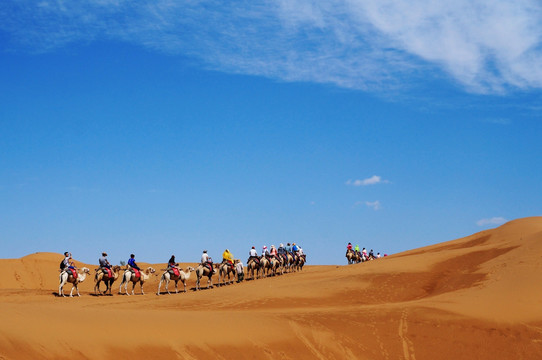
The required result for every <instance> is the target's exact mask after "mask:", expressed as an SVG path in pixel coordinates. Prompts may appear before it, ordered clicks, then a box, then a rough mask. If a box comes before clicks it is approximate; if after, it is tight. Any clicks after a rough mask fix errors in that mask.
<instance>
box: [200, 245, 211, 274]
mask: <svg viewBox="0 0 542 360" xmlns="http://www.w3.org/2000/svg"><path fill="white" fill-rule="evenodd" d="M201 264H202V265H203V267H206V268H208V269H209V270H210V273H209V276H211V275H213V259H211V257H210V256H209V255H208V254H207V250H203V254H201Z"/></svg>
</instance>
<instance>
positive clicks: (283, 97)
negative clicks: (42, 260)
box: [0, 0, 542, 264]
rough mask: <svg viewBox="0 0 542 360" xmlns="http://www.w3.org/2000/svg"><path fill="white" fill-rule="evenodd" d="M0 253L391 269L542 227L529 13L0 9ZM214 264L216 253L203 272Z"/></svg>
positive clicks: (191, 6) (379, 4)
mask: <svg viewBox="0 0 542 360" xmlns="http://www.w3.org/2000/svg"><path fill="white" fill-rule="evenodd" d="M0 16H1V17H2V19H3V21H2V23H1V24H0V54H1V55H0V76H1V79H2V80H1V82H0V94H1V97H0V204H1V205H0V242H1V244H2V250H1V254H0V257H2V258H13V257H21V256H24V255H27V254H30V253H34V252H38V251H52V252H59V253H60V252H63V251H66V250H69V251H71V252H72V253H73V254H74V257H75V258H77V259H79V260H82V261H85V262H89V263H93V262H96V260H97V258H98V257H99V255H100V253H101V252H102V251H107V252H108V253H109V258H110V259H111V260H113V261H114V262H118V261H120V260H124V261H126V259H127V258H128V256H129V254H130V253H132V252H133V253H135V254H136V258H137V259H138V260H140V261H147V262H165V261H166V260H167V259H168V258H169V256H170V255H171V254H172V253H174V254H175V255H176V256H177V259H178V260H181V261H198V259H199V256H200V254H201V251H202V250H203V249H208V250H209V252H210V254H211V256H213V257H214V258H217V259H218V258H219V257H220V254H221V252H222V251H223V250H224V249H225V248H229V249H231V250H232V252H233V253H234V255H235V256H237V257H240V258H242V259H244V258H245V257H246V255H247V252H248V249H249V248H250V247H251V246H253V245H254V246H256V247H257V248H258V249H260V248H261V246H262V245H264V244H266V245H268V246H269V245H271V244H275V245H278V244H279V243H281V242H283V243H286V242H297V243H299V244H301V246H302V247H303V248H304V250H305V251H306V252H307V253H308V254H309V263H312V264H342V263H345V259H344V249H345V245H346V243H347V242H349V241H350V242H352V243H354V244H359V245H360V246H362V247H363V246H365V247H367V248H372V249H374V250H375V252H377V251H379V252H382V253H389V254H391V253H396V252H400V251H403V250H407V249H412V248H417V247H420V246H424V245H429V244H434V243H438V242H442V241H447V240H452V239H455V238H458V237H462V236H466V235H470V234H472V233H475V232H477V231H480V230H483V229H486V228H491V227H495V226H498V225H500V224H502V223H504V222H506V221H508V220H512V219H515V218H520V217H525V216H538V215H542V209H541V207H542V206H541V205H540V204H542V195H541V194H542V192H541V191H540V189H541V188H542V187H541V185H542V167H541V165H540V156H541V155H542V146H541V145H540V138H541V135H542V116H541V115H540V114H541V110H542V101H541V100H542V96H541V95H542V92H541V90H540V89H541V87H542V46H541V45H542V42H541V41H542V25H541V24H542V9H541V6H540V5H539V4H538V3H537V2H535V1H516V2H513V3H512V2H507V1H491V2H489V1H456V2H453V4H436V3H434V2H432V1H414V2H412V1H409V2H407V1H399V0H396V1H382V0H380V1H376V0H375V1H370V0H366V1H334V2H325V3H321V2H312V1H301V0H292V1H278V0H277V1H265V2H259V1H253V2H237V3H235V2H234V3H231V4H227V5H224V4H223V3H222V2H215V1H190V2H181V1H178V2H176V1H162V0H156V1H141V2H137V3H136V4H134V3H133V2H130V1H122V0H115V1H113V0H111V1H109V0H95V1H78V2H67V1H25V0H17V1H15V0H13V1H11V0H7V1H3V2H2V3H1V4H0ZM218 260H219V259H218Z"/></svg>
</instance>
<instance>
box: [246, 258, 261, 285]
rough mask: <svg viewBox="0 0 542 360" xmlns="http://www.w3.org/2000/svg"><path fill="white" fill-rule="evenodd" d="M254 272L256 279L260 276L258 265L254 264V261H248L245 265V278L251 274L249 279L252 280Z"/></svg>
mask: <svg viewBox="0 0 542 360" xmlns="http://www.w3.org/2000/svg"><path fill="white" fill-rule="evenodd" d="M254 271H256V278H257V277H258V276H259V275H260V264H259V263H257V262H256V260H255V259H254V258H253V259H250V261H249V262H248V263H247V278H248V274H249V273H250V274H251V279H252V280H254Z"/></svg>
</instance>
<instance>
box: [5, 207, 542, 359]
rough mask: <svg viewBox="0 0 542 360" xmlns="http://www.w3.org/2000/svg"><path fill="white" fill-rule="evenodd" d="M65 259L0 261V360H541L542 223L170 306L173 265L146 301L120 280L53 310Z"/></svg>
mask: <svg viewBox="0 0 542 360" xmlns="http://www.w3.org/2000/svg"><path fill="white" fill-rule="evenodd" d="M61 260H62V255H60V254H54V253H36V254H31V255H28V256H25V257H23V258H20V259H5V260H0V271H1V273H2V274H3V276H2V277H0V315H1V318H2V322H1V325H0V359H2V358H5V359H30V358H32V359H34V358H45V359H53V358H54V359H62V358H70V359H71V358H74V356H75V357H78V358H88V359H97V358H101V359H118V358H128V357H129V358H134V359H143V358H158V359H161V358H168V359H171V358H178V359H204V358H209V357H210V356H211V357H214V358H218V359H230V358H236V359H253V358H256V357H260V358H269V359H277V358H279V359H299V358H301V359H408V360H411V359H417V360H420V359H509V358H510V355H511V354H514V358H518V359H537V358H542V285H541V282H540V277H541V272H542V218H541V217H533V218H525V219H519V220H515V221H512V222H510V223H507V224H505V225H503V226H501V227H499V228H496V229H493V230H487V231H483V232H480V233H477V234H473V235H471V236H468V237H465V238H462V239H458V240H453V241H448V242H445V243H440V244H435V245H432V246H428V247H425V248H421V249H414V250H411V251H407V252H404V253H401V254H396V255H392V256H389V257H387V258H385V259H380V260H376V261H372V262H367V263H363V264H356V265H344V266H311V265H307V266H306V267H305V268H304V269H303V271H302V272H298V273H292V274H285V275H283V276H277V277H271V278H266V279H260V280H256V281H246V282H244V283H241V284H233V285H228V286H223V287H220V288H214V289H210V290H202V291H199V292H194V291H192V290H189V291H188V292H187V293H181V294H176V295H175V294H173V295H161V296H156V295H155V293H156V290H157V287H158V281H159V277H160V275H161V273H162V271H160V269H164V268H165V264H141V265H143V266H142V268H144V267H146V266H153V267H154V268H155V269H156V270H157V273H156V274H155V275H153V276H151V279H150V280H149V281H148V282H146V283H145V285H144V289H145V293H146V295H144V296H142V295H136V296H126V295H117V291H118V286H119V284H120V281H117V282H116V283H115V284H114V285H113V294H114V296H93V295H91V293H92V290H93V287H94V281H93V279H92V277H91V278H90V279H87V280H85V282H83V283H82V284H81V285H80V292H81V294H82V295H83V296H81V297H80V298H59V297H56V296H55V294H56V292H57V291H58V270H57V269H58V264H59V263H60V261H61ZM76 263H77V262H76ZM345 264H346V259H345ZM182 265H183V267H184V268H186V267H187V266H188V265H192V266H194V265H195V264H182ZM77 266H79V267H81V266H87V267H89V268H90V269H91V275H93V273H94V269H95V268H96V266H94V265H89V264H82V263H77ZM216 280H217V277H216V276H215V277H214V281H215V282H216ZM194 283H195V274H194V273H192V275H191V277H190V279H189V281H188V288H189V289H191V288H193V287H194ZM204 284H205V282H204ZM172 287H173V285H170V290H171V288H172ZM180 288H181V289H182V285H180ZM70 289H71V286H70V285H67V287H66V288H65V292H66V290H67V292H68V293H69V290H70ZM129 289H131V285H130V286H129ZM138 292H139V286H138V287H136V294H137V293H138ZM162 292H163V286H162Z"/></svg>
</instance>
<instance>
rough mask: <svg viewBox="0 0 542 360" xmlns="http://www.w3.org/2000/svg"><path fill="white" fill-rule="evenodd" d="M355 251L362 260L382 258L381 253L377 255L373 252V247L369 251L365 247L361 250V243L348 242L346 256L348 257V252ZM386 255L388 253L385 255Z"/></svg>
mask: <svg viewBox="0 0 542 360" xmlns="http://www.w3.org/2000/svg"><path fill="white" fill-rule="evenodd" d="M349 252H353V253H354V254H355V255H357V256H359V258H360V259H362V261H365V260H373V259H380V258H381V257H382V256H381V255H380V253H376V255H375V254H374V252H373V249H371V250H370V251H369V252H367V249H365V248H363V249H362V250H361V251H360V250H359V245H356V246H352V243H348V245H346V256H347V257H348V253H349ZM384 256H386V255H384Z"/></svg>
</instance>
